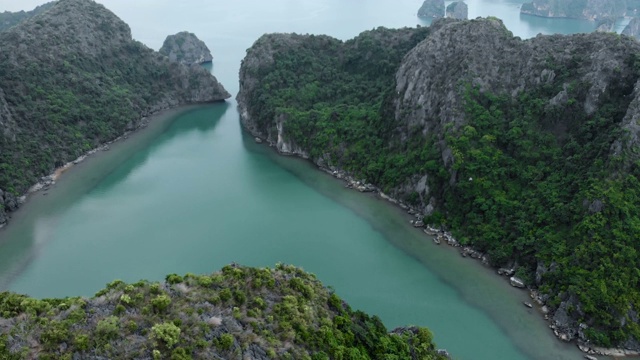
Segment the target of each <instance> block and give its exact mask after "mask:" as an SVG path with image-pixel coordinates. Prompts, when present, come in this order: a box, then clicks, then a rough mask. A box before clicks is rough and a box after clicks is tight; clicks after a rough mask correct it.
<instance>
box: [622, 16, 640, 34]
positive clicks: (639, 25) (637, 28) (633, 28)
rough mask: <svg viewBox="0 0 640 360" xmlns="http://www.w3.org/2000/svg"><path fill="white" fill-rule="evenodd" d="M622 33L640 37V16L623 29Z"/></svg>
mask: <svg viewBox="0 0 640 360" xmlns="http://www.w3.org/2000/svg"><path fill="white" fill-rule="evenodd" d="M622 35H627V36H631V37H633V38H636V39H640V18H637V17H634V18H633V19H631V21H629V23H628V24H627V26H625V27H624V30H622Z"/></svg>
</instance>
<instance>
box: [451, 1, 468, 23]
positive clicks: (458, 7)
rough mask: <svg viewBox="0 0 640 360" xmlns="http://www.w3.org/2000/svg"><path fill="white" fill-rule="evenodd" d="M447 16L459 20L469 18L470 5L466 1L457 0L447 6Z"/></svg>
mask: <svg viewBox="0 0 640 360" xmlns="http://www.w3.org/2000/svg"><path fill="white" fill-rule="evenodd" d="M446 17H448V18H452V19H458V20H467V18H468V17H469V7H468V6H467V4H466V3H465V2H464V1H455V2H452V3H451V4H449V5H448V6H447V11H446Z"/></svg>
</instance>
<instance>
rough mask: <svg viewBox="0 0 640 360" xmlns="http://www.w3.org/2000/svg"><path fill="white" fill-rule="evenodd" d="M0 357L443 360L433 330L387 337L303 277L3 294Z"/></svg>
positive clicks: (179, 280)
mask: <svg viewBox="0 0 640 360" xmlns="http://www.w3.org/2000/svg"><path fill="white" fill-rule="evenodd" d="M0 358H2V359H5V360H14V359H15V360H19V359H25V358H40V359H67V358H68V359H71V358H74V359H86V358H96V359H97V358H100V359H181V360H187V359H230V360H232V359H237V360H246V359H254V360H266V359H318V360H321V359H322V360H325V359H326V360H328V359H380V360H383V359H407V360H425V359H429V360H445V359H448V358H449V357H448V354H447V352H446V351H445V350H437V349H436V348H435V344H434V343H433V336H432V334H431V332H430V331H429V330H428V329H427V328H423V327H402V328H397V329H394V330H392V331H391V332H389V331H387V329H386V328H385V326H384V325H383V324H382V321H380V319H379V318H377V317H375V316H373V317H372V316H369V315H367V314H365V313H363V312H362V311H358V310H353V309H351V307H350V306H349V305H348V304H347V303H346V302H344V301H343V300H342V299H340V298H339V297H338V295H336V294H335V293H333V292H332V291H329V290H328V289H327V288H326V287H324V286H323V285H322V284H321V283H320V281H318V280H317V279H316V277H315V276H313V275H311V274H308V273H306V272H304V271H302V270H300V269H298V268H295V267H293V266H287V265H277V266H276V268H275V269H268V268H248V267H241V266H237V265H230V266H226V267H224V268H223V269H222V270H221V271H220V272H217V273H214V274H211V275H193V274H187V275H185V276H179V275H175V274H172V275H169V276H167V277H166V281H165V282H161V283H160V282H148V281H139V282H137V283H134V284H126V283H124V282H122V281H118V280H116V281H113V282H112V283H110V284H108V285H107V287H106V288H105V289H104V290H101V291H99V292H98V293H97V294H96V295H95V297H93V298H90V299H85V298H66V299H44V300H38V299H33V298H29V297H27V296H23V295H18V294H13V293H7V292H5V293H0Z"/></svg>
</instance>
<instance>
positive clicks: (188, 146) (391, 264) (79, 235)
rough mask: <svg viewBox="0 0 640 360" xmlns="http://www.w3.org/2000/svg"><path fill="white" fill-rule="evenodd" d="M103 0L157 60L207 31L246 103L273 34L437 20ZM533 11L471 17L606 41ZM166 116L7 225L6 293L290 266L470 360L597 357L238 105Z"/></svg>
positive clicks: (1, 248) (341, 32)
mask: <svg viewBox="0 0 640 360" xmlns="http://www.w3.org/2000/svg"><path fill="white" fill-rule="evenodd" d="M101 2H102V3H104V4H105V6H107V7H108V8H109V9H111V10H113V11H114V12H115V13H116V14H117V15H119V16H120V17H121V18H122V19H123V20H125V21H126V22H127V23H129V25H130V26H131V28H132V31H133V35H134V38H136V39H138V40H140V41H142V42H143V43H145V44H147V45H149V46H151V47H153V48H155V49H158V48H159V47H160V45H161V44H162V41H163V40H164V37H165V36H166V35H167V34H170V33H176V32H178V31H182V30H189V31H191V32H195V33H196V34H197V35H198V36H199V37H200V38H201V39H202V40H204V41H205V42H206V43H207V44H208V45H209V46H210V48H212V51H213V54H214V65H213V67H212V72H213V73H214V74H215V75H216V76H217V77H218V79H219V80H220V81H221V82H222V83H223V84H224V85H225V87H226V88H227V89H228V90H229V92H231V93H232V94H236V93H237V91H238V77H237V74H238V68H239V64H240V61H241V59H242V57H243V56H244V54H245V49H246V48H248V47H249V46H251V44H252V43H253V41H255V40H256V39H257V38H258V37H259V36H260V35H261V34H262V33H265V32H293V31H295V32H300V33H307V32H310V33H327V34H330V35H333V36H336V37H339V38H341V39H347V38H350V37H353V36H355V35H356V34H357V33H359V32H360V31H363V30H367V29H371V28H373V27H377V26H379V25H384V26H388V27H401V26H415V25H416V24H422V25H426V24H428V22H424V21H422V20H420V19H417V18H416V17H415V12H416V11H417V8H418V7H419V5H420V3H421V1H408V0H399V1H390V0H389V1H387V0H385V1H377V0H376V1H368V2H367V1H348V2H345V1H338V0H321V1H310V0H298V1H289V0H275V1H271V2H268V3H267V2H256V1H247V0H243V1H235V2H221V1H191V2H189V3H188V5H187V4H176V3H175V2H169V1H167V0H153V1H152V0H140V1H136V2H135V3H130V2H123V1H119V0H108V1H101ZM522 2H523V1H509V0H501V1H491V0H469V1H468V4H469V10H470V17H471V18H474V17H476V16H487V15H494V16H497V17H499V18H503V19H504V22H505V25H506V26H507V27H508V28H509V29H510V30H511V31H512V32H514V34H515V35H517V36H521V37H522V38H529V37H532V36H535V35H536V34H537V33H538V32H543V33H554V32H559V33H572V32H579V31H591V30H593V27H594V24H593V23H590V22H587V21H577V20H550V19H543V18H535V17H528V16H520V15H519V14H518V11H517V10H518V8H517V7H518V5H519V4H521V3H522ZM389 9H393V11H389ZM0 10H2V9H0ZM167 115H168V116H163V117H161V118H159V119H158V120H159V121H154V123H153V124H152V125H151V126H150V128H149V129H145V130H144V131H142V132H139V133H136V134H135V135H133V136H131V137H130V139H128V140H127V141H124V142H123V143H122V144H118V145H116V146H113V147H112V149H111V150H110V151H108V152H105V153H98V154H96V155H95V156H94V157H92V158H90V159H89V160H87V161H86V162H84V163H81V164H80V165H79V166H76V167H74V168H72V169H71V170H70V171H69V172H67V173H65V174H63V175H62V177H61V179H60V181H59V182H58V184H56V186H55V188H54V189H52V190H51V191H49V192H48V193H47V195H44V193H42V192H41V193H38V194H35V195H34V196H33V199H32V200H31V201H30V202H29V204H27V205H26V206H25V208H24V209H22V210H21V211H20V212H18V213H17V214H16V215H15V216H14V218H13V219H12V223H11V224H10V226H8V227H7V228H6V229H2V230H0V290H1V289H4V288H9V289H11V290H13V291H17V292H23V293H28V294H31V295H33V296H36V297H53V296H76V295H85V296H90V295H92V294H93V293H94V292H95V291H97V290H99V289H101V288H102V287H103V286H104V284H105V283H107V282H109V281H111V280H113V279H116V278H120V279H123V280H126V281H137V280H139V279H142V278H146V279H150V280H161V279H162V278H163V277H164V275H166V274H169V273H186V272H192V273H209V272H212V271H215V270H217V269H219V268H220V267H222V266H224V265H226V264H228V263H231V262H237V263H240V264H244V265H251V266H273V265H274V264H275V263H276V262H285V263H291V264H295V265H297V266H301V267H303V268H304V269H306V270H308V271H310V272H313V273H315V274H317V275H318V277H319V278H320V279H321V280H322V281H323V282H325V284H326V285H330V286H333V287H334V288H335V289H336V291H337V292H338V293H339V294H340V295H341V296H342V297H343V298H344V299H345V300H347V301H348V302H349V303H350V304H351V305H352V306H353V307H355V308H358V309H362V310H365V311H367V312H370V313H372V314H377V315H379V316H380V317H381V318H382V320H383V321H384V322H385V324H386V325H387V326H388V327H390V328H392V327H395V326H401V325H408V324H417V325H423V326H428V327H429V328H430V329H431V330H432V331H433V332H434V333H435V339H436V342H437V343H438V345H439V346H440V347H444V348H447V349H448V350H449V351H450V352H451V353H452V355H453V356H454V358H456V359H480V360H482V359H509V360H512V359H515V360H517V359H558V360H560V359H563V360H564V359H581V358H582V355H581V353H580V352H579V351H578V350H577V349H576V348H575V345H568V344H563V343H561V342H559V341H557V340H556V339H555V338H554V337H553V334H552V332H551V331H550V330H549V329H548V328H547V326H546V324H545V322H544V321H543V320H542V316H540V315H538V314H536V313H535V309H533V310H532V309H527V308H525V307H524V306H523V305H522V301H525V300H527V299H528V294H527V293H526V292H524V291H520V290H517V289H514V288H512V287H510V286H509V285H508V284H507V282H506V281H505V279H504V278H500V277H498V276H496V275H495V274H494V272H493V271H492V270H491V269H488V268H485V267H483V266H481V265H479V264H478V263H477V262H474V261H473V260H469V259H463V258H461V257H460V255H459V254H458V253H457V252H456V251H455V250H454V249H452V248H449V247H447V246H445V245H441V246H437V245H435V244H433V242H432V241H430V240H429V238H428V237H427V236H425V235H424V234H423V233H421V232H420V231H418V230H416V229H413V228H412V227H411V226H409V225H408V219H409V218H408V217H407V215H406V214H405V213H404V212H402V211H400V209H398V208H396V207H394V206H391V205H390V204H388V203H387V202H385V201H382V200H380V199H377V198H376V197H374V196H371V195H368V194H360V193H358V192H355V191H352V190H348V189H345V188H344V186H343V184H342V183H341V182H340V181H337V180H336V179H333V178H331V177H330V176H329V175H327V174H325V173H322V172H320V171H317V169H316V168H315V167H314V166H313V165H312V164H310V163H308V162H306V161H304V160H301V159H296V158H292V157H283V156H280V155H278V154H276V153H275V152H274V151H273V150H272V149H270V148H268V147H267V146H265V145H258V144H256V143H255V142H254V141H253V139H252V138H251V137H250V136H248V135H247V134H245V133H243V132H242V130H241V128H240V125H239V120H238V114H237V110H236V108H235V102H234V101H229V102H228V103H227V104H214V105H207V106H199V107H195V108H191V109H183V110H180V111H178V112H176V113H169V114H167ZM172 115H177V117H175V116H172Z"/></svg>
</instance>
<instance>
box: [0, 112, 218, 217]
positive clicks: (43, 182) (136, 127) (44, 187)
mask: <svg viewBox="0 0 640 360" xmlns="http://www.w3.org/2000/svg"><path fill="white" fill-rule="evenodd" d="M222 101H224V100H222ZM216 102H221V101H216ZM195 105H197V104H183V105H173V106H166V107H160V108H155V109H153V110H152V111H150V112H148V113H146V115H145V116H142V117H141V118H140V119H139V120H138V121H136V122H133V125H132V126H130V127H129V129H128V130H127V131H125V132H124V133H123V134H122V135H120V136H118V137H117V138H115V139H113V140H110V141H107V142H105V143H103V144H101V145H100V146H98V147H96V148H94V149H91V150H89V151H87V152H86V153H84V154H82V155H80V156H79V157H77V158H76V159H75V160H72V161H69V162H67V163H65V164H64V165H62V166H60V167H57V168H56V169H54V170H53V172H51V173H50V174H49V175H46V176H43V177H41V178H40V180H39V181H38V182H36V183H35V184H33V185H32V186H31V187H30V188H29V189H28V190H27V191H26V192H25V193H24V194H22V195H20V196H13V195H12V194H10V193H8V192H4V197H5V199H7V196H11V197H10V198H9V199H11V200H10V201H12V206H11V207H10V208H9V207H7V210H9V211H7V212H6V215H5V216H6V222H4V223H0V229H2V228H3V227H5V226H7V225H8V224H9V222H10V220H11V216H12V213H14V212H16V211H17V210H19V209H20V207H21V206H22V205H24V204H25V203H26V202H27V201H28V200H29V197H30V196H32V195H34V194H36V193H39V192H42V195H48V191H49V190H51V189H52V188H53V187H54V185H55V184H56V182H57V181H58V180H59V178H60V176H62V174H63V173H65V172H66V171H68V170H70V169H71V168H72V167H74V166H75V165H78V164H80V163H83V162H84V161H85V160H88V159H90V158H91V157H92V155H95V154H97V153H100V152H105V151H109V150H110V149H111V146H112V145H114V144H115V143H118V142H121V141H123V140H127V139H128V138H129V136H131V135H132V134H133V133H137V132H138V131H141V130H143V129H145V128H146V127H147V126H149V124H150V123H151V122H153V121H154V120H155V119H156V118H158V117H161V116H173V115H175V114H173V113H170V112H178V111H180V110H181V109H188V108H189V107H191V106H195ZM2 196H3V194H2V192H0V198H2ZM5 204H6V200H5Z"/></svg>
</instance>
